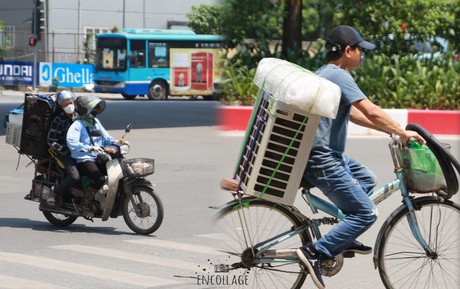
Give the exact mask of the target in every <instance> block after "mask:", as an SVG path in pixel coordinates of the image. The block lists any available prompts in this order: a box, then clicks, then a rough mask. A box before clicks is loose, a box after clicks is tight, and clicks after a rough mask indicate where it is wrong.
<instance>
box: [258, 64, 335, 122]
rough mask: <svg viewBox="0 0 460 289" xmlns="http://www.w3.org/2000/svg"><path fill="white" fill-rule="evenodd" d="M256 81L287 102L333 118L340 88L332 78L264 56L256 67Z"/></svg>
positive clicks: (280, 99) (277, 97) (306, 110)
mask: <svg viewBox="0 0 460 289" xmlns="http://www.w3.org/2000/svg"><path fill="white" fill-rule="evenodd" d="M254 83H255V84H256V85H257V86H258V87H259V88H262V89H263V90H264V91H266V92H268V93H270V94H271V95H273V97H274V98H275V99H276V100H278V101H280V102H283V103H285V104H288V105H293V106H296V107H297V108H299V109H301V110H303V111H305V112H308V113H311V114H316V115H320V116H325V117H328V118H332V119H334V118H335V116H336V114H337V109H338V107H339V102H340V88H339V87H338V86H337V85H336V84H335V83H332V82H331V81H329V80H327V79H325V78H323V77H320V76H318V75H316V74H315V73H313V72H311V71H308V70H306V69H304V68H302V67H300V66H298V65H296V64H293V63H290V62H288V61H285V60H281V59H276V58H264V59H262V60H261V61H260V63H259V65H258V66H257V71H256V75H255V77H254Z"/></svg>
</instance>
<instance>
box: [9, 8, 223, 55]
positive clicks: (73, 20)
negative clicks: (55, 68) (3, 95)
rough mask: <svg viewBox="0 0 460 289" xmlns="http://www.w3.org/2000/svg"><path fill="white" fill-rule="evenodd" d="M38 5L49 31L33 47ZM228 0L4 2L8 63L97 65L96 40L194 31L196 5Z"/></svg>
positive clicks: (44, 31) (43, 33)
mask: <svg viewBox="0 0 460 289" xmlns="http://www.w3.org/2000/svg"><path fill="white" fill-rule="evenodd" d="M35 1H40V2H41V8H42V9H43V12H44V13H43V16H44V17H43V18H44V25H43V26H44V29H43V32H42V34H41V40H40V41H38V43H37V45H36V46H35V47H33V46H29V37H30V36H31V35H32V14H33V9H34V5H35ZM221 1H222V0H168V1H165V0H97V1H94V0H65V1H64V0H14V1H5V0H3V1H0V21H3V28H2V31H1V33H0V45H2V46H3V47H5V48H7V49H6V51H5V52H4V54H3V57H4V59H5V60H16V61H33V59H34V50H36V51H35V53H36V57H37V60H38V61H43V62H61V63H84V62H91V59H88V58H91V57H92V54H91V50H92V49H94V47H95V41H94V40H95V35H96V34H98V33H105V32H110V31H112V30H113V29H123V28H146V29H188V27H187V26H186V23H187V16H186V14H187V13H190V12H191V9H192V6H198V5H201V4H206V5H214V4H220V3H222V2H221Z"/></svg>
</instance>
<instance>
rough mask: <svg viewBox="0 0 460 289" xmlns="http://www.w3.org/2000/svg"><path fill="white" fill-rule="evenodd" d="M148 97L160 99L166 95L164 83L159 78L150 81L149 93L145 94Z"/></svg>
mask: <svg viewBox="0 0 460 289" xmlns="http://www.w3.org/2000/svg"><path fill="white" fill-rule="evenodd" d="M147 96H148V97H149V98H150V99H154V100H161V99H166V97H167V88H166V83H165V82H164V81H161V80H155V81H152V83H151V84H150V88H149V94H148V95H147Z"/></svg>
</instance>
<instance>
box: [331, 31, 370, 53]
mask: <svg viewBox="0 0 460 289" xmlns="http://www.w3.org/2000/svg"><path fill="white" fill-rule="evenodd" d="M355 45H359V46H360V47H361V48H364V49H374V48H375V45H374V44H372V43H370V42H367V41H364V39H363V38H362V37H361V35H360V34H359V32H358V31H356V29H354V28H353V27H351V26H345V25H341V26H337V27H335V28H334V29H332V30H331V32H330V33H329V36H328V37H327V39H326V50H328V51H340V50H344V49H345V47H347V46H355Z"/></svg>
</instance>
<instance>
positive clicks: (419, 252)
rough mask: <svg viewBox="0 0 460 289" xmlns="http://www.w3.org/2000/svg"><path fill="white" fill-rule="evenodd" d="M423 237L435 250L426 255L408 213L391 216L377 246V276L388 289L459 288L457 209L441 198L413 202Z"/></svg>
mask: <svg viewBox="0 0 460 289" xmlns="http://www.w3.org/2000/svg"><path fill="white" fill-rule="evenodd" d="M414 207H415V216H416V219H417V224H418V227H419V229H420V232H421V234H422V237H423V238H424V239H425V241H426V242H427V243H428V244H429V246H430V248H431V249H432V250H434V251H435V253H436V254H435V255H434V256H429V255H428V254H427V253H426V252H425V250H424V249H423V248H422V246H420V244H419V243H418V242H417V241H416V239H415V238H414V236H413V235H412V232H411V230H410V227H409V222H408V214H409V213H408V210H407V208H404V209H402V210H398V211H396V212H395V213H394V215H391V216H390V217H389V218H388V220H387V222H385V224H384V226H383V227H382V229H381V233H380V234H379V236H381V239H380V242H379V244H378V245H377V248H378V251H377V256H378V267H379V273H380V277H381V278H382V281H383V283H384V285H385V287H386V288H388V289H406V288H407V289H409V288H413V289H418V288H424V289H439V288H444V289H450V288H452V289H457V288H460V275H458V272H459V271H460V238H459V237H458V232H459V229H460V222H459V221H460V218H459V213H460V206H459V205H457V204H455V203H453V202H451V201H448V200H444V199H442V198H438V197H425V198H419V199H415V200H414Z"/></svg>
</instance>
